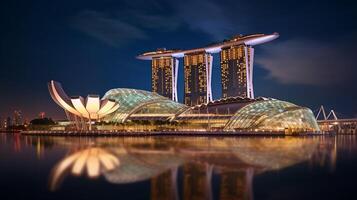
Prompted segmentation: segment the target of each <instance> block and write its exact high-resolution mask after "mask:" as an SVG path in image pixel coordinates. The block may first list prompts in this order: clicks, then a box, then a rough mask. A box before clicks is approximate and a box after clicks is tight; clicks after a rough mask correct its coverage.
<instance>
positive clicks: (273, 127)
mask: <svg viewBox="0 0 357 200" xmlns="http://www.w3.org/2000/svg"><path fill="white" fill-rule="evenodd" d="M286 128H288V129H293V130H309V131H318V130H319V127H318V125H317V122H316V120H315V117H314V115H313V113H312V112H311V110H310V109H308V108H303V107H300V106H297V105H295V104H292V103H289V102H286V101H280V100H276V99H271V100H265V101H258V102H254V103H251V104H248V105H247V106H245V107H243V108H242V109H240V110H238V111H237V112H236V113H235V114H234V115H233V116H232V118H231V119H230V120H229V121H228V122H227V124H226V126H225V128H224V129H225V130H235V129H242V130H259V131H283V130H285V129H286Z"/></svg>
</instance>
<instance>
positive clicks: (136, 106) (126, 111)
mask: <svg viewBox="0 0 357 200" xmlns="http://www.w3.org/2000/svg"><path fill="white" fill-rule="evenodd" d="M103 98H105V99H113V100H115V101H116V102H117V103H119V105H120V106H119V108H118V110H116V111H115V112H114V113H113V114H112V115H110V116H108V117H107V118H106V120H109V121H113V122H119V123H121V122H125V120H126V119H127V118H128V117H129V116H130V115H132V114H134V113H140V114H145V115H147V116H150V115H153V116H154V115H160V114H161V115H165V116H168V115H170V116H173V115H175V114H176V113H177V112H179V111H181V110H182V109H186V108H187V106H185V105H183V104H180V103H177V102H175V101H172V100H170V99H168V98H166V97H163V96H160V95H158V94H156V93H152V92H148V91H144V90H136V89H127V88H117V89H112V90H109V91H108V92H106V93H105V95H104V97H103ZM168 117H169V116H168Z"/></svg>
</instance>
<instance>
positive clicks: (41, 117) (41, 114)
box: [38, 112, 46, 119]
mask: <svg viewBox="0 0 357 200" xmlns="http://www.w3.org/2000/svg"><path fill="white" fill-rule="evenodd" d="M45 117H46V113H45V112H40V113H38V118H40V119H43V118H45Z"/></svg>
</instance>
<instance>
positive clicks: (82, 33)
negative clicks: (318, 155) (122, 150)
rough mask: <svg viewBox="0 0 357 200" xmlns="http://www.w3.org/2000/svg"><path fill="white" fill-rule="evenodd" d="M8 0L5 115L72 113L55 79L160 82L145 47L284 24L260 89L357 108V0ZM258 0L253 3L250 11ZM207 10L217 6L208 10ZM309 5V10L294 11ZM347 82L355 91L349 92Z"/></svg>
mask: <svg viewBox="0 0 357 200" xmlns="http://www.w3.org/2000/svg"><path fill="white" fill-rule="evenodd" d="M1 4H2V6H1V9H2V12H1V13H2V14H1V15H2V19H3V20H4V21H2V24H3V30H4V31H2V32H1V40H2V45H1V52H2V53H1V59H0V60H1V61H0V65H1V67H2V69H3V70H4V71H5V73H1V75H0V78H1V80H2V84H1V86H0V89H1V91H2V93H4V94H6V95H5V96H4V97H3V98H2V99H1V103H2V105H4V106H2V107H1V109H0V116H1V118H2V119H6V118H7V116H12V115H13V112H14V110H21V111H22V113H23V115H24V118H29V119H32V118H34V117H35V116H37V114H38V113H39V112H41V111H46V113H47V116H49V117H53V118H55V119H63V118H64V117H65V116H64V114H63V113H62V112H61V111H60V110H58V109H57V107H56V105H55V104H54V103H53V102H52V101H51V99H50V96H49V95H48V93H47V89H46V83H47V82H48V81H49V80H51V79H55V80H58V81H61V82H62V83H63V84H64V85H71V86H74V87H71V88H68V90H69V93H73V94H81V95H85V94H88V93H96V94H100V95H103V94H104V92H105V91H106V90H107V89H109V88H116V87H130V88H138V89H144V90H151V87H152V85H151V80H150V78H151V76H150V74H151V69H150V67H148V63H145V62H142V61H140V60H136V58H135V56H136V55H139V54H140V53H142V52H144V51H145V50H150V49H152V50H155V49H157V48H158V47H159V48H160V47H166V48H168V49H172V48H180V49H189V48H195V47H199V46H204V45H207V44H210V43H211V42H214V41H221V40H223V39H227V38H230V37H231V36H233V35H235V34H237V33H241V34H244V35H246V34H251V33H271V32H275V31H276V32H279V33H280V34H281V36H282V37H281V38H279V40H277V41H274V42H273V43H269V44H266V45H264V46H261V47H260V46H257V47H256V49H255V50H256V51H255V52H256V57H255V58H256V59H255V62H254V63H255V64H254V71H255V72H254V92H255V94H256V96H269V97H274V98H278V99H282V100H287V101H290V102H293V103H297V104H299V105H303V106H307V107H310V108H311V109H312V110H315V109H317V108H318V107H319V106H320V105H321V104H322V105H325V107H326V108H330V109H334V110H335V111H336V112H337V115H341V114H343V115H346V116H350V117H354V116H355V115H356V114H357V107H356V105H355V103H354V102H355V101H356V98H357V97H356V94H355V92H353V91H356V89H357V88H356V84H354V76H355V74H356V68H355V67H354V66H355V65H354V63H353V61H352V60H353V56H352V54H353V46H354V44H355V42H356V40H355V39H354V37H353V35H354V33H356V26H355V22H354V21H353V19H354V18H355V17H356V16H355V15H356V13H355V12H353V11H354V8H355V7H356V5H354V4H353V3H346V4H345V3H341V2H324V1H316V2H309V3H304V2H299V3H297V2H296V3H295V2H293V3H291V2H283V1H273V2H272V3H271V4H269V5H265V4H264V6H263V4H260V3H259V2H236V1H224V2H223V3H220V2H218V1H208V2H207V4H203V5H202V4H200V3H199V2H197V1H190V2H183V3H182V4H181V3H180V4H179V5H177V4H174V3H172V2H170V1H149V2H148V3H147V4H146V5H145V6H143V5H141V4H140V2H138V1H125V2H122V3H113V2H104V3H103V2H101V3H93V2H91V3H88V2H86V3H84V2H80V1H78V2H75V3H73V2H61V3H54V4H52V3H48V2H43V1H37V2H26V1H12V2H2V3H1ZM253 5H254V12H249V14H248V13H247V11H248V10H252V8H253ZM201 7H202V9H197V8H201ZM203 10H208V11H209V12H208V13H210V15H208V16H205V15H202V12H203ZM317 10H318V12H316V11H317ZM194 11H196V12H194ZM278 11H279V12H278ZM301 12H304V13H305V15H304V17H302V18H301V19H300V18H299V19H298V18H296V17H294V16H296V15H297V13H301ZM8 16H12V17H10V18H9V17H8ZM43 16H46V17H43ZM128 16H129V17H130V19H128ZM203 16H205V17H203ZM263 19H264V20H263ZM341 27H343V28H341ZM219 61H220V58H219V55H214V56H213V67H212V77H213V80H212V94H213V99H217V98H219V97H220V96H221V95H222V91H221V90H222V89H221V88H222V86H221V85H220V83H221V77H220V63H219ZM182 64H183V62H182V61H181V63H180V69H179V71H178V74H179V76H178V80H177V81H178V83H183V80H184V72H183V67H182ZM336 74H339V75H338V76H337V75H336ZM213 83H214V84H213ZM89 85H91V86H90V87H89ZM92 86H94V87H92ZM65 89H67V88H65ZM183 91H184V87H183V84H178V91H177V94H178V99H179V101H180V102H183V98H184V97H183V95H182V94H183V93H184V92H183ZM346 91H351V92H350V93H348V96H346ZM342 97H344V98H342ZM29 100H30V101H29ZM341 117H344V116H341Z"/></svg>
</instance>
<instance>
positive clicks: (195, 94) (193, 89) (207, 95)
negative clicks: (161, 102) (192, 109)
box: [184, 52, 212, 106]
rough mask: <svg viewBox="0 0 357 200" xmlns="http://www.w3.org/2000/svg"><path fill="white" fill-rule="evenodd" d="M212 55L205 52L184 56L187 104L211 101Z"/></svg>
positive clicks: (185, 100)
mask: <svg viewBox="0 0 357 200" xmlns="http://www.w3.org/2000/svg"><path fill="white" fill-rule="evenodd" d="M211 74H212V55H211V54H209V53H206V52H200V53H195V54H186V55H185V57H184V78H185V88H184V90H185V93H184V103H185V104H186V105H188V106H194V105H197V104H202V103H208V102H209V101H212V92H211Z"/></svg>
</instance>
